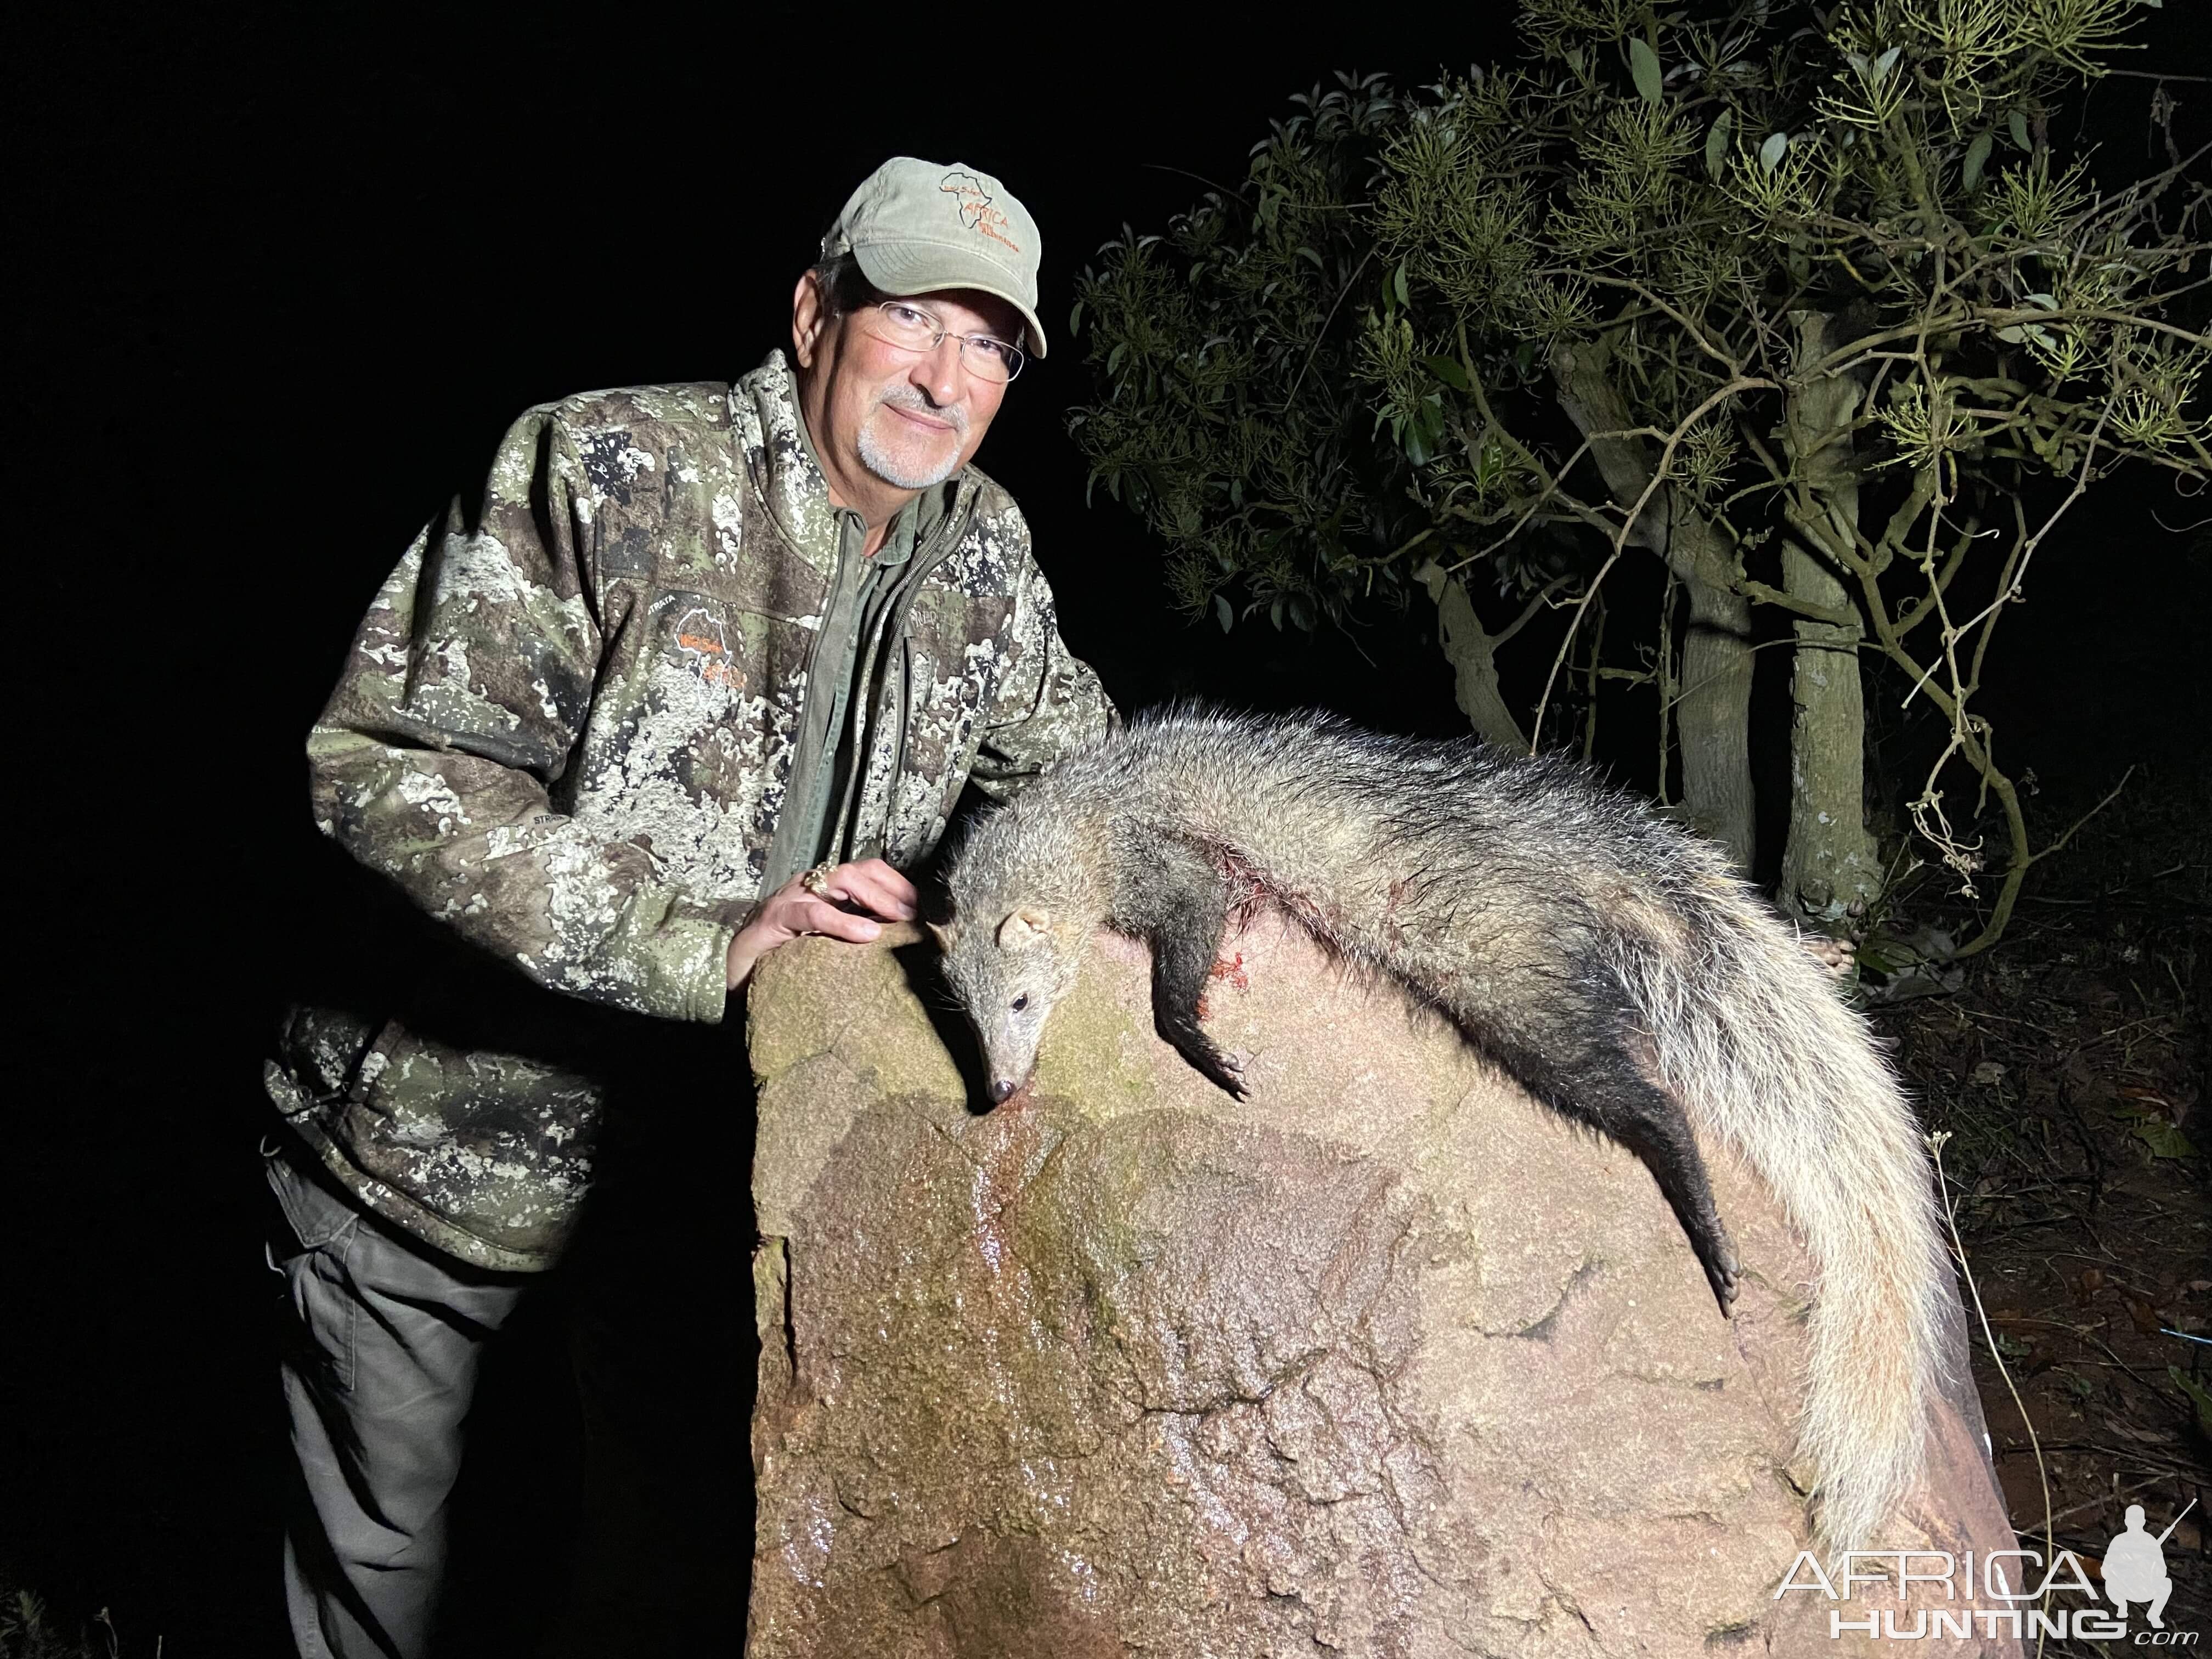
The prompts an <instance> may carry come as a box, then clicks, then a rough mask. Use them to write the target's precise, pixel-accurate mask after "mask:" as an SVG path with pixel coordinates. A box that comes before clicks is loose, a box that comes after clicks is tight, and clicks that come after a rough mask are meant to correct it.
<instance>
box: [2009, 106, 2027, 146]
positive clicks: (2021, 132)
mask: <svg viewBox="0 0 2212 1659" xmlns="http://www.w3.org/2000/svg"><path fill="white" fill-rule="evenodd" d="M2005 125H2007V126H2008V127H2009V128H2010V129H2011V130H2012V141H2013V143H2015V144H2018V145H2019V146H2020V147H2021V149H2029V148H2030V145H2029V143H2028V142H2027V112H2026V111H2024V110H2015V111H2014V112H2012V113H2011V115H2010V116H2008V117H2007V118H2006V121H2005Z"/></svg>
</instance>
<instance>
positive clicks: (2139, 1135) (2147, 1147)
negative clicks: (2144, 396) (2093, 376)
mask: <svg viewBox="0 0 2212 1659" xmlns="http://www.w3.org/2000/svg"><path fill="white" fill-rule="evenodd" d="M2031 332H2032V331H2031ZM2124 1117H2125V1118H2126V1120H2127V1129H2128V1133H2130V1134H2131V1135H2133V1136H2134V1137H2135V1138H2136V1139H2137V1140H2139V1141H2141V1142H2142V1146H2143V1150H2144V1151H2146V1152H2148V1153H2149V1154H2150V1155H2151V1156H2152V1157H2153V1158H2194V1157H2196V1156H2197V1148H2196V1147H2195V1146H2193V1145H2191V1142H2190V1139H2189V1137H2188V1136H2187V1135H2185V1134H2184V1133H2181V1131H2180V1130H2179V1129H2178V1128H2176V1127H2174V1126H2173V1125H2172V1124H2171V1123H2169V1122H2167V1121H2166V1118H2165V1116H2164V1115H2163V1114H2161V1113H2159V1112H2149V1111H2144V1112H2135V1111H2130V1112H2127V1113H2125V1114H2124Z"/></svg>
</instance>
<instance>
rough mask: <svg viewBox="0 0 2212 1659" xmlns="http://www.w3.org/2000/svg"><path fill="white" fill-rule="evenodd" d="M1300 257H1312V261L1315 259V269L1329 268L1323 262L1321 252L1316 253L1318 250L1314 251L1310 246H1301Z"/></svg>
mask: <svg viewBox="0 0 2212 1659" xmlns="http://www.w3.org/2000/svg"><path fill="white" fill-rule="evenodd" d="M1298 258H1301V259H1310V260H1312V261H1313V267H1314V269H1315V270H1327V269H1328V267H1327V266H1326V265H1324V264H1322V262H1321V255H1320V254H1318V253H1316V252H1314V251H1313V249H1311V248H1310V247H1304V246H1302V247H1300V248H1299V249H1298Z"/></svg>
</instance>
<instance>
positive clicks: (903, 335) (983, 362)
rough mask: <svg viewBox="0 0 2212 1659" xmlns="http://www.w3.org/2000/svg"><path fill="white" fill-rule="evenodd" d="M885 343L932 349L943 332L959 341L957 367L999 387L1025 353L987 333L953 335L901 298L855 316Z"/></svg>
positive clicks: (1024, 358)
mask: <svg viewBox="0 0 2212 1659" xmlns="http://www.w3.org/2000/svg"><path fill="white" fill-rule="evenodd" d="M856 320H858V321H859V322H860V325H861V326H862V327H863V328H865V329H866V330H867V331H868V332H869V333H871V334H872V335H874V336H875V337H876V338H878V340H881V341H882V342H883V343H884V344H885V345H895V346H897V347H899V348H900V349H902V350H905V351H934V350H936V349H937V348H938V346H939V343H942V342H943V341H944V339H945V337H946V336H947V335H951V337H952V338H954V339H956V340H957V341H959V342H960V366H961V367H962V368H965V369H966V370H967V371H968V372H969V374H973V375H974V376H975V378H976V379H977V380H993V381H995V382H997V383H998V384H999V385H1000V386H1004V385H1005V384H1006V382H1007V381H1009V380H1012V379H1013V378H1014V376H1015V375H1017V374H1020V373H1021V372H1022V365H1023V364H1024V363H1025V362H1028V361H1029V354H1028V353H1027V352H1025V351H1024V350H1023V349H1021V348H1020V347H1019V346H1015V345H1008V344H1007V343H1006V342H1005V341H1004V340H1001V339H1000V338H998V337H996V336H995V335H990V334H953V333H952V331H951V329H949V328H947V327H945V325H943V324H942V323H940V322H939V321H938V320H937V319H936V318H934V317H933V316H931V315H930V314H929V313H927V312H926V311H923V310H921V308H920V307H916V306H910V305H908V304H907V302H906V301H903V300H885V301H882V302H881V303H880V304H878V305H872V306H870V307H867V308H866V310H864V311H862V312H860V313H859V316H858V318H857V319H856Z"/></svg>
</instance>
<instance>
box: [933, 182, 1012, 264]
mask: <svg viewBox="0 0 2212 1659" xmlns="http://www.w3.org/2000/svg"><path fill="white" fill-rule="evenodd" d="M937 187H938V189H939V190H940V191H944V192H945V194H946V195H947V196H950V197H951V198H952V199H953V200H954V201H955V202H957V203H958V204H959V206H960V222H961V223H962V224H963V225H964V226H966V227H967V228H969V230H972V231H974V232H975V233H976V234H978V235H981V236H987V237H989V238H990V239H991V240H993V241H994V242H997V243H1000V244H1001V245H1002V246H1006V247H1008V248H1011V249H1012V250H1013V252H1016V253H1019V252H1021V251H1022V250H1021V246H1020V245H1019V244H1018V243H1016V242H1014V241H1012V240H1009V239H1008V238H1007V237H1006V235H1005V234H1003V233H1004V230H1005V228H1006V215H1005V214H1003V213H1001V212H1000V211H999V210H998V209H996V208H994V207H993V206H992V205H991V192H990V191H987V190H985V189H984V188H983V181H982V180H981V179H978V178H977V177H976V176H975V174H974V173H946V174H945V178H944V180H943V181H942V182H941V183H940V184H939V185H938V186H937Z"/></svg>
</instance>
